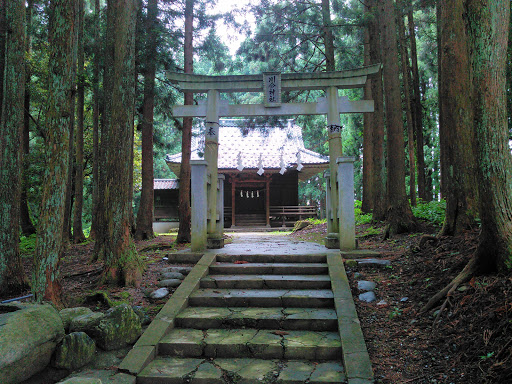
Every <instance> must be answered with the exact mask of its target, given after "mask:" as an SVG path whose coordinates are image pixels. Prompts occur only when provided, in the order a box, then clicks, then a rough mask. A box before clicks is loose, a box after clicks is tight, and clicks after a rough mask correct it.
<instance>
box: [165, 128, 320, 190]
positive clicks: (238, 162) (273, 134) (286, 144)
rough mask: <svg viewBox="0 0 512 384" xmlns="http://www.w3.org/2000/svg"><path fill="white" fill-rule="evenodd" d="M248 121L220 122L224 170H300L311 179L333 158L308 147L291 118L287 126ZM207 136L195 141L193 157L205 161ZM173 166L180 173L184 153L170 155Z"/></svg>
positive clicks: (220, 154) (220, 153) (272, 171)
mask: <svg viewBox="0 0 512 384" xmlns="http://www.w3.org/2000/svg"><path fill="white" fill-rule="evenodd" d="M244 122H245V121H244V120H236V119H221V120H220V121H219V124H220V129H219V158H218V168H219V172H220V173H236V172H242V171H244V172H255V173H258V174H260V175H261V174H263V173H264V172H269V173H277V172H280V173H284V172H286V170H288V169H297V170H298V171H299V179H301V180H307V179H309V178H310V177H311V176H314V175H315V174H317V173H319V172H322V171H323V170H325V169H327V167H328V166H329V158H328V157H327V156H322V155H320V154H318V153H316V152H313V151H310V150H308V149H306V148H305V147H304V141H303V139H302V129H301V127H299V126H298V125H296V124H295V123H294V121H293V120H288V121H287V122H286V123H285V124H284V127H270V126H256V127H254V128H252V129H249V128H248V127H247V125H244ZM203 155H204V135H201V136H198V137H195V138H194V139H193V142H192V155H191V159H192V160H202V159H203ZM166 161H167V164H168V166H169V168H170V169H171V170H172V171H173V172H174V173H175V174H176V175H179V171H180V166H181V153H178V154H175V155H167V157H166Z"/></svg>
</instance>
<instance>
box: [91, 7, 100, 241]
mask: <svg viewBox="0 0 512 384" xmlns="http://www.w3.org/2000/svg"><path fill="white" fill-rule="evenodd" d="M94 25H95V28H94V48H95V49H94V52H95V53H94V62H93V80H92V87H93V96H92V97H93V105H92V153H93V156H92V215H91V216H92V220H91V233H90V234H89V238H91V239H96V235H97V227H98V215H99V213H98V199H99V197H98V183H99V162H100V155H99V136H100V134H99V127H100V90H99V83H100V52H101V45H100V33H99V30H100V25H101V23H100V0H94Z"/></svg>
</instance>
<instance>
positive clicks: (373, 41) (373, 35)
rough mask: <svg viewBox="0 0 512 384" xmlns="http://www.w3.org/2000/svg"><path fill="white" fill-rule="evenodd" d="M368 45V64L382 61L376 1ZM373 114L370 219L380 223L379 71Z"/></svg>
mask: <svg viewBox="0 0 512 384" xmlns="http://www.w3.org/2000/svg"><path fill="white" fill-rule="evenodd" d="M368 6H369V12H370V17H369V24H368V32H369V38H370V39H369V43H370V63H371V64H377V63H380V62H381V61H382V55H381V39H380V24H379V8H378V2H377V0H369V2H368ZM371 86H372V90H371V93H372V98H373V101H374V112H373V116H372V120H371V124H372V127H371V130H372V150H373V151H372V160H373V177H372V185H373V204H372V205H373V214H372V219H373V220H375V221H382V220H384V218H385V217H386V207H387V196H386V164H385V162H386V159H385V156H384V145H385V142H384V98H383V97H384V96H383V88H382V72H381V71H379V73H378V74H377V75H375V76H374V77H373V78H372V79H371Z"/></svg>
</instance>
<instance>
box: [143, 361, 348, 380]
mask: <svg viewBox="0 0 512 384" xmlns="http://www.w3.org/2000/svg"><path fill="white" fill-rule="evenodd" d="M137 383H138V384H182V383H198V384H235V383H236V384H254V383H261V384H265V383H280V384H302V383H304V384H306V383H307V384H343V383H347V379H346V376H345V372H344V370H343V365H342V364H341V363H339V362H332V361H330V362H322V361H320V362H311V361H306V360H289V361H283V360H261V359H248V358H238V359H222V358H218V359H194V358H176V357H158V358H157V359H155V360H153V362H151V363H150V364H149V365H148V366H147V367H146V368H145V369H144V370H143V371H142V372H141V374H140V375H139V376H138V377H137Z"/></svg>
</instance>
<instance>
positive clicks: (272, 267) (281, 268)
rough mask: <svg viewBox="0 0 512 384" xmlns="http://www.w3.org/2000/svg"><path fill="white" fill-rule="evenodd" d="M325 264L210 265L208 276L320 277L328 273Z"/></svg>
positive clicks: (217, 263)
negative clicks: (273, 275)
mask: <svg viewBox="0 0 512 384" xmlns="http://www.w3.org/2000/svg"><path fill="white" fill-rule="evenodd" d="M328 271H329V270H328V267H327V264H326V263H246V264H243V263H242V264H237V263H222V262H215V263H213V264H212V265H210V274H212V275H214V274H216V275H221V274H222V275H238V274H244V275H261V274H278V275H321V274H326V273H328Z"/></svg>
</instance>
